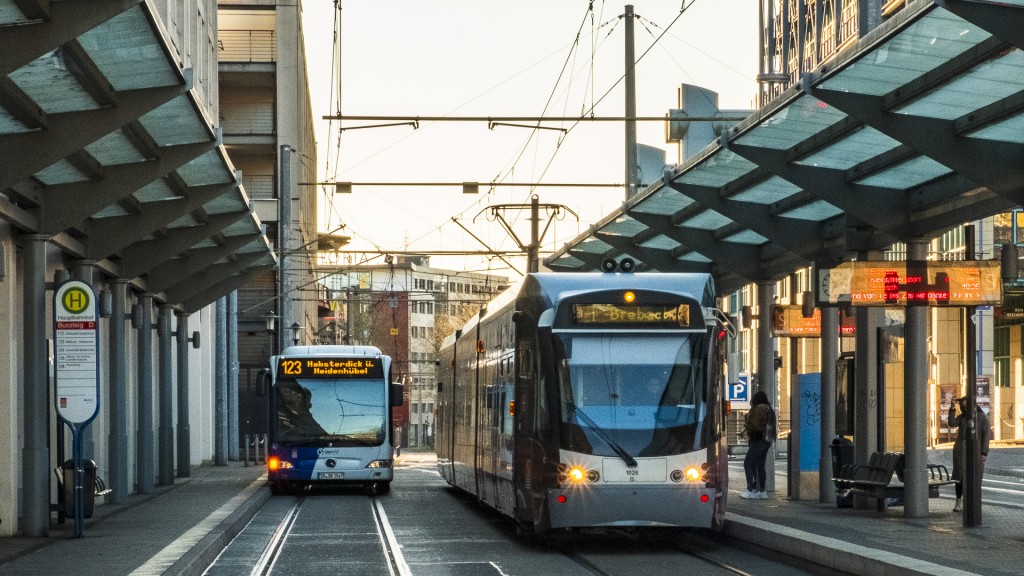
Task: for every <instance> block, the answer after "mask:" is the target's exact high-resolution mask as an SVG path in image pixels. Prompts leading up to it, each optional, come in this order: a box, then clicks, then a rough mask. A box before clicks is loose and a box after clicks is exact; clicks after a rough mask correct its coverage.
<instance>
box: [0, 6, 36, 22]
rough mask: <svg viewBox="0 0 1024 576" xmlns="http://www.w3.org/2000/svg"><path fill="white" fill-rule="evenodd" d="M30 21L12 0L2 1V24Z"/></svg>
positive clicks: (0, 15)
mask: <svg viewBox="0 0 1024 576" xmlns="http://www.w3.org/2000/svg"><path fill="white" fill-rule="evenodd" d="M26 22H30V20H29V19H28V17H27V16H25V13H24V12H22V11H21V9H19V8H18V5H17V4H16V3H14V2H11V0H3V1H2V2H0V25H5V26H6V25H9V24H24V23H26Z"/></svg>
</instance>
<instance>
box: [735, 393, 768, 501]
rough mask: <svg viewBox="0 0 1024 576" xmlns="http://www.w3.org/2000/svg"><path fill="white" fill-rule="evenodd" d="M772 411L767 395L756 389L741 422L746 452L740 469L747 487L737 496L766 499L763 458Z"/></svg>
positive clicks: (764, 457) (766, 474) (765, 454)
mask: <svg viewBox="0 0 1024 576" xmlns="http://www.w3.org/2000/svg"><path fill="white" fill-rule="evenodd" d="M775 426H776V423H775V411H774V410H772V405H771V402H769V401H768V395H767V394H765V393H764V391H763V390H758V391H757V392H756V393H755V394H754V398H753V399H752V400H751V401H750V411H748V412H747V417H746V419H745V420H744V422H743V430H744V432H745V433H746V436H747V455H746V457H744V458H743V472H744V473H745V474H746V476H747V489H746V490H745V491H743V492H740V498H752V499H759V500H763V499H765V498H768V493H767V492H766V491H765V482H766V480H767V476H768V473H767V472H766V471H765V460H766V459H767V458H768V449H769V448H771V445H772V441H773V440H775Z"/></svg>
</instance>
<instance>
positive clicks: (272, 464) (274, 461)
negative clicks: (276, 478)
mask: <svg viewBox="0 0 1024 576" xmlns="http://www.w3.org/2000/svg"><path fill="white" fill-rule="evenodd" d="M280 467H281V459H280V458H278V457H277V456H271V457H270V458H267V470H269V471H271V472H273V471H275V470H277V469H279V468H280Z"/></svg>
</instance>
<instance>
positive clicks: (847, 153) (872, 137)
mask: <svg viewBox="0 0 1024 576" xmlns="http://www.w3.org/2000/svg"><path fill="white" fill-rule="evenodd" d="M899 145H900V143H899V141H898V140H895V139H893V138H890V137H888V136H886V135H885V134H882V133H881V132H879V131H878V130H875V129H874V128H870V127H863V128H861V129H859V130H857V131H856V132H853V133H851V134H849V135H848V136H846V137H845V138H843V139H841V140H839V141H838V142H836V143H835V144H832V145H830V146H826V147H825V148H822V149H820V150H818V151H817V152H814V153H812V154H809V155H807V156H804V157H803V159H801V160H798V161H796V162H794V164H800V165H804V166H818V167H821V168H834V169H836V170H849V169H850V168H853V167H854V166H856V165H857V164H860V163H861V162H865V161H867V160H870V159H871V158H874V157H875V156H878V155H881V154H884V153H886V152H888V151H890V150H893V149H895V148H896V147H898V146H899Z"/></svg>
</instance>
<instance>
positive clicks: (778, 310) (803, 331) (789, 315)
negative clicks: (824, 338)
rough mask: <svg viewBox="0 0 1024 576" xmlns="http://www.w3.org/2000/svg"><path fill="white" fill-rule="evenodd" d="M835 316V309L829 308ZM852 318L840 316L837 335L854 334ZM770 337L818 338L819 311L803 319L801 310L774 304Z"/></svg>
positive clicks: (815, 310)
mask: <svg viewBox="0 0 1024 576" xmlns="http://www.w3.org/2000/svg"><path fill="white" fill-rule="evenodd" d="M827 310H829V313H830V314H835V313H836V309H835V308H829V309H827ZM855 330H856V329H855V323H854V321H853V316H847V315H846V314H845V313H841V314H840V319H839V333H840V334H842V335H843V336H852V335H853V334H854V332H855ZM772 336H773V337H775V338H820V337H821V309H820V308H815V309H814V316H811V317H810V318H805V317H804V313H803V308H802V307H801V306H797V305H792V304H776V305H774V306H772Z"/></svg>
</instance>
